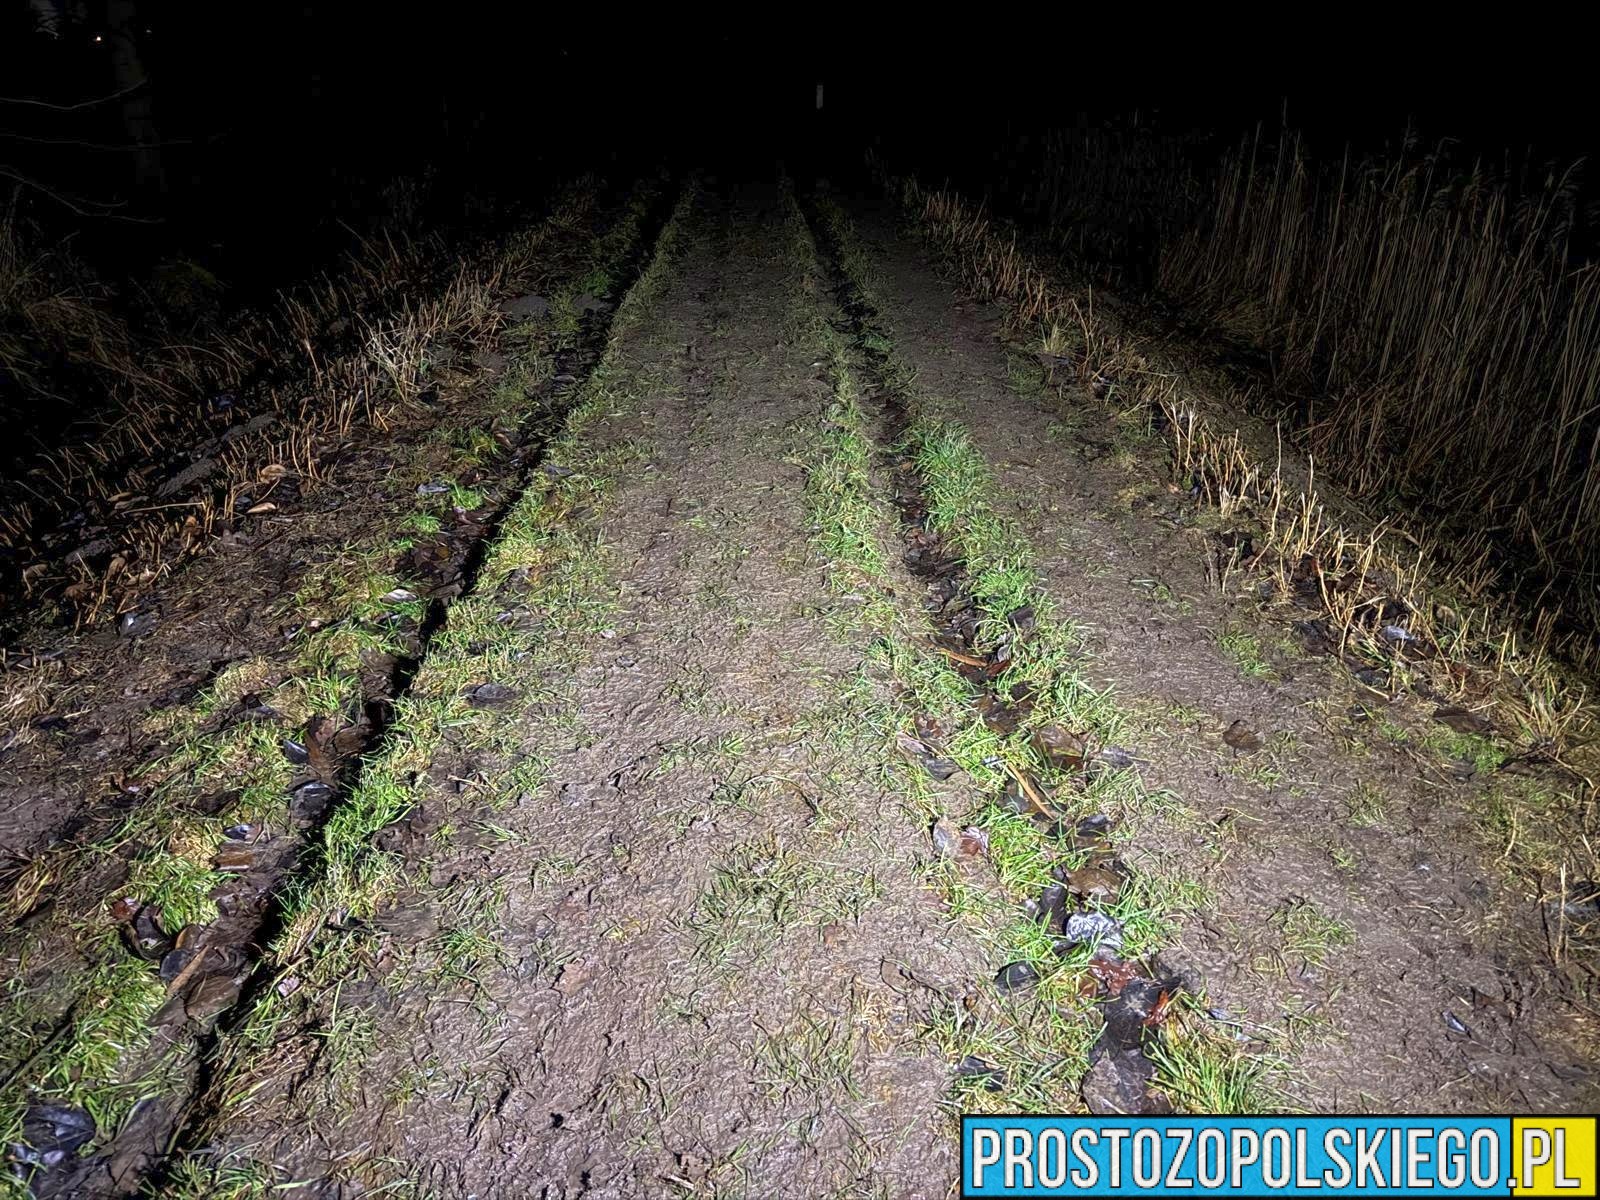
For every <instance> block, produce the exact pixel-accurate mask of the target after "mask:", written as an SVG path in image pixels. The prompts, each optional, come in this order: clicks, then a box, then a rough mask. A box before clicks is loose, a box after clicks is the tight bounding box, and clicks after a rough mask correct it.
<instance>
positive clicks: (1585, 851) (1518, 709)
mask: <svg viewBox="0 0 1600 1200" xmlns="http://www.w3.org/2000/svg"><path fill="white" fill-rule="evenodd" d="M902 189H903V190H902V197H903V200H904V202H905V204H906V207H907V210H908V212H909V214H910V215H911V217H912V218H913V220H914V221H915V222H916V223H917V224H918V225H919V227H920V229H921V230H922V232H923V234H924V235H925V236H926V237H928V238H929V239H930V240H931V241H932V242H933V243H934V245H935V246H936V247H937V248H938V249H939V250H940V251H941V252H942V253H943V254H944V255H945V256H946V257H947V259H948V261H949V262H950V263H951V264H952V265H953V266H954V267H955V268H956V269H957V270H958V271H959V272H960V275H961V278H962V281H963V282H964V284H965V285H966V287H967V288H968V289H970V290H971V291H972V292H973V293H974V294H976V295H978V296H981V297H983V298H985V299H990V300H995V301H998V302H1000V303H1001V304H1002V305H1004V306H1005V309H1006V322H1007V329H1008V336H1010V337H1013V338H1015V339H1017V340H1018V341H1020V342H1022V343H1024V344H1025V345H1027V346H1029V347H1030V348H1032V349H1033V350H1034V351H1035V353H1036V356H1037V358H1038V359H1039V361H1040V362H1041V364H1042V366H1043V369H1044V371H1045V372H1046V377H1047V379H1049V380H1053V381H1054V382H1055V383H1058V384H1073V385H1076V386H1079V387H1082V388H1083V389H1084V390H1085V391H1087V393H1088V394H1089V395H1090V396H1092V397H1094V398H1096V399H1097V400H1100V401H1102V402H1104V403H1106V404H1108V405H1111V406H1114V407H1115V408H1116V409H1118V410H1120V411H1121V412H1122V413H1123V415H1124V416H1125V417H1127V418H1128V419H1131V420H1136V421H1138V422H1140V423H1141V424H1143V425H1144V426H1145V428H1146V429H1148V430H1150V431H1152V432H1160V433H1163V434H1165V437H1166V442H1167V445H1168V448H1169V452H1170V456H1171V457H1170V461H1171V466H1172V482H1171V484H1170V488H1171V490H1172V492H1173V493H1175V494H1176V495H1178V496H1179V497H1181V498H1182V499H1183V500H1184V502H1186V503H1189V504H1194V505H1198V506H1199V507H1198V508H1197V510H1196V511H1195V513H1194V515H1193V516H1192V517H1191V518H1189V519H1190V520H1191V521H1193V522H1194V527H1195V531H1196V536H1197V537H1199V538H1200V539H1201V540H1202V541H1203V543H1204V544H1205V547H1206V552H1207V553H1208V554H1209V555H1211V556H1212V558H1213V561H1214V565H1215V570H1214V576H1213V577H1214V579H1215V580H1216V581H1217V582H1219V583H1220V584H1221V585H1223V586H1225V587H1228V586H1231V587H1232V588H1233V589H1234V590H1235V591H1236V592H1239V593H1241V594H1244V593H1247V594H1248V596H1249V597H1250V598H1251V599H1253V600H1257V599H1259V600H1264V601H1265V602H1266V603H1267V604H1268V605H1269V606H1271V607H1276V608H1277V609H1279V611H1280V612H1282V614H1283V615H1284V616H1285V617H1286V618H1288V619H1290V620H1295V621H1296V631H1297V632H1298V633H1299V634H1300V636H1301V637H1302V639H1303V640H1305V641H1306V643H1307V645H1308V648H1311V649H1313V650H1315V651H1317V652H1320V653H1324V654H1328V655H1332V656H1335V657H1337V658H1339V659H1341V660H1343V661H1344V662H1345V664H1346V666H1347V667H1348V668H1349V669H1350V670H1351V671H1352V673H1353V674H1354V675H1355V676H1356V678H1357V679H1358V680H1359V681H1360V682H1362V683H1363V684H1365V685H1367V686H1369V687H1372V688H1374V689H1375V690H1376V691H1378V692H1379V693H1381V694H1384V695H1387V696H1391V697H1393V696H1397V695H1407V694H1409V695H1413V696H1415V697H1417V698H1418V699H1419V700H1421V701H1422V702H1423V703H1424V704H1426V705H1427V706H1428V707H1429V708H1430V709H1431V710H1432V713H1433V719H1434V720H1435V721H1439V722H1443V723H1444V724H1445V725H1446V726H1447V727H1448V728H1446V729H1445V730H1444V731H1443V732H1442V733H1441V735H1440V736H1441V737H1444V736H1448V737H1452V738H1460V739H1467V740H1470V741H1471V742H1472V743H1473V745H1472V746H1471V747H1468V748H1467V749H1466V750H1465V751H1464V752H1463V753H1462V754H1455V753H1454V752H1452V753H1450V754H1446V755H1445V757H1446V758H1447V759H1451V760H1452V761H1454V760H1457V759H1464V760H1467V761H1473V762H1476V761H1477V760H1478V759H1481V758H1483V757H1484V756H1483V755H1482V754H1478V753H1476V752H1475V750H1476V747H1478V746H1479V745H1480V744H1481V745H1482V746H1483V747H1492V748H1493V753H1492V754H1491V755H1490V756H1489V759H1488V761H1486V762H1485V763H1484V764H1483V765H1485V766H1486V767H1487V769H1489V770H1490V771H1492V772H1496V773H1500V772H1522V773H1527V772H1533V773H1535V774H1541V773H1542V774H1543V775H1544V776H1545V777H1546V779H1547V782H1545V783H1544V784H1541V786H1540V787H1539V788H1537V789H1536V790H1537V791H1538V792H1539V795H1540V797H1541V800H1540V802H1539V803H1537V804H1513V807H1515V808H1516V809H1517V814H1518V815H1517V816H1516V817H1515V818H1508V817H1506V815H1505V814H1501V817H1500V818H1499V819H1498V821H1488V820H1485V821H1483V822H1480V829H1481V830H1482V832H1483V835H1484V837H1485V841H1486V844H1490V848H1491V850H1492V852H1494V853H1498V854H1499V855H1500V860H1501V861H1502V863H1509V862H1510V861H1511V859H1510V858H1508V857H1507V856H1508V855H1511V854H1512V853H1513V851H1516V855H1515V870H1516V871H1517V872H1518V873H1519V875H1521V876H1522V877H1523V878H1525V879H1527V880H1529V881H1530V883H1531V886H1532V888H1533V890H1534V891H1535V892H1536V893H1537V894H1538V895H1540V896H1543V897H1546V898H1547V899H1549V900H1550V903H1552V904H1554V905H1555V907H1554V908H1553V909H1552V910H1551V911H1555V912H1564V911H1566V906H1567V904H1568V901H1567V900H1566V899H1565V897H1566V896H1567V895H1568V894H1569V892H1570V890H1571V880H1573V879H1575V878H1588V877H1590V876H1592V875H1593V874H1594V870H1595V858H1594V851H1593V843H1592V838H1593V833H1592V823H1593V819H1594V801H1593V797H1594V783H1593V775H1594V766H1593V737H1594V729H1595V710H1594V705H1593V697H1592V695H1591V687H1590V683H1589V678H1590V677H1589V671H1588V668H1587V667H1586V666H1585V665H1584V664H1585V663H1588V664H1591V665H1592V655H1588V654H1585V653H1583V652H1582V650H1581V648H1578V647H1576V646H1574V645H1573V644H1572V643H1571V642H1570V641H1569V640H1568V639H1566V638H1564V637H1563V636H1562V635H1561V632H1560V613H1559V610H1558V609H1557V608H1555V607H1542V608H1540V607H1536V608H1534V609H1533V610H1532V611H1531V612H1529V611H1527V610H1525V609H1524V608H1523V607H1521V606H1519V605H1518V604H1517V603H1515V601H1514V600H1513V599H1512V598H1510V597H1507V596H1506V595H1505V594H1504V593H1503V592H1501V591H1500V590H1499V589H1498V588H1497V586H1496V583H1497V576H1496V573H1495V571H1494V570H1493V568H1492V566H1491V564H1490V562H1489V560H1488V556H1487V555H1486V554H1485V553H1483V552H1482V551H1480V552H1479V553H1478V554H1477V556H1476V557H1474V558H1470V559H1466V560H1464V559H1463V557H1462V554H1461V547H1460V544H1459V543H1457V542H1449V543H1447V544H1446V545H1445V546H1443V547H1442V546H1441V545H1440V542H1439V541H1438V538H1440V537H1443V536H1445V535H1443V534H1432V535H1430V533H1429V532H1427V531H1418V530H1414V529H1410V528H1407V527H1406V525H1405V524H1404V523H1402V522H1401V521H1399V520H1397V519H1393V518H1390V519H1377V520H1374V519H1373V518H1371V517H1370V516H1368V515H1367V514H1365V513H1364V512H1362V511H1361V510H1360V509H1359V508H1358V507H1357V506H1356V505H1355V504H1354V503H1352V502H1350V501H1347V500H1345V499H1343V498H1342V497H1341V498H1338V499H1335V498H1333V497H1334V494H1333V493H1331V492H1330V491H1329V490H1328V489H1327V488H1325V487H1324V485H1323V483H1322V478H1321V477H1322V472H1323V460H1320V459H1314V460H1312V461H1311V462H1310V463H1309V464H1306V463H1305V462H1304V461H1303V460H1302V459H1301V457H1300V455H1299V454H1297V453H1293V452H1287V451H1286V448H1285V446H1284V445H1283V438H1282V434H1281V433H1280V435H1279V438H1278V441H1277V443H1276V444H1275V445H1274V444H1273V443H1272V442H1271V440H1270V436H1271V435H1270V433H1268V434H1267V435H1266V437H1262V435H1261V433H1260V431H1259V430H1255V429H1253V427H1251V426H1248V425H1241V424H1239V417H1238V414H1239V412H1240V410H1241V406H1242V403H1243V402H1242V398H1241V397H1239V396H1238V395H1237V394H1236V393H1232V392H1230V391H1227V390H1222V391H1218V390H1215V389H1213V388H1211V387H1209V386H1208V385H1207V384H1206V383H1205V382H1203V379H1202V377H1201V376H1199V375H1197V374H1196V373H1194V372H1191V371H1186V370H1185V369H1184V368H1183V367H1182V366H1181V365H1179V364H1176V363H1174V362H1172V361H1171V360H1170V359H1168V358H1167V357H1165V355H1164V354H1163V352H1162V351H1161V350H1160V349H1159V348H1158V347H1157V346H1156V345H1155V344H1154V343H1153V342H1152V341H1151V340H1149V339H1146V338H1144V337H1142V336H1140V335H1139V334H1138V333H1137V332H1135V331H1134V330H1133V329H1132V328H1131V327H1130V326H1129V325H1128V324H1126V323H1125V322H1123V321H1121V320H1119V319H1117V318H1115V317H1113V316H1110V315H1108V314H1107V312H1106V306H1105V305H1104V303H1103V302H1101V303H1098V304H1097V303H1096V301H1095V298H1094V296H1093V294H1092V292H1089V291H1087V290H1083V289H1080V288H1077V287H1074V286H1072V285H1070V284H1068V283H1066V282H1065V281H1064V280H1063V279H1062V278H1060V277H1059V276H1056V275H1055V274H1053V273H1051V272H1049V271H1046V270H1045V269H1043V268H1041V267H1040V266H1039V264H1038V263H1037V262H1036V261H1035V260H1034V259H1033V258H1032V257H1031V256H1030V255H1028V254H1027V253H1025V252H1024V251H1023V250H1021V249H1019V247H1018V244H1017V241H1016V238H1015V235H1014V234H1012V233H1010V232H1008V231H1006V230H1004V229H1003V228H1002V227H1000V226H998V225H997V224H996V223H995V222H993V221H992V220H990V219H989V218H988V217H987V216H986V215H984V214H983V213H982V212H981V211H980V210H977V209H974V208H973V207H972V206H970V205H969V204H967V203H966V202H965V201H964V200H963V199H962V198H961V197H959V196H958V195H955V194H953V193H951V192H929V191H926V190H924V189H922V188H921V187H920V186H919V185H918V184H917V183H915V182H914V181H908V182H905V183H904V184H903V185H902ZM1263 443H1265V444H1263ZM1308 609H1309V610H1310V612H1311V613H1313V614H1319V615H1316V616H1314V617H1312V618H1311V619H1310V620H1306V619H1304V618H1303V617H1302V618H1299V619H1297V618H1296V614H1297V613H1299V614H1303V613H1305V612H1306V611H1307V610H1308ZM1574 660H1580V661H1577V662H1575V661H1574ZM1460 730H1466V731H1467V732H1459V731H1460ZM1503 790H1504V789H1503V788H1502V789H1501V791H1503ZM1519 821H1521V822H1523V823H1525V826H1526V829H1525V831H1524V832H1525V833H1527V835H1528V836H1529V837H1530V838H1531V839H1532V841H1533V842H1534V843H1535V844H1537V845H1538V846H1540V847H1542V849H1543V851H1544V852H1543V853H1531V852H1528V850H1529V848H1528V847H1526V846H1524V847H1523V848H1522V850H1520V851H1518V850H1517V842H1516V836H1517V834H1516V833H1515V829H1514V827H1515V826H1517V824H1518V822H1519ZM1535 828H1537V829H1539V830H1541V831H1542V832H1540V833H1539V834H1536V835H1535V834H1533V833H1532V832H1531V831H1532V830H1533V829H1535ZM1556 829H1562V830H1565V833H1564V834H1559V835H1557V834H1555V833H1554V831H1555V830H1556ZM1567 937H1568V931H1566V930H1565V926H1563V927H1562V930H1561V931H1558V932H1557V934H1556V935H1555V937H1554V940H1553V942H1552V954H1553V956H1554V957H1555V959H1556V960H1557V961H1560V960H1561V959H1562V957H1563V956H1564V955H1565V954H1566V952H1567Z"/></svg>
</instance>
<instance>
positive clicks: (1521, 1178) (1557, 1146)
mask: <svg viewBox="0 0 1600 1200" xmlns="http://www.w3.org/2000/svg"><path fill="white" fill-rule="evenodd" d="M1595 1123H1596V1122H1595V1118H1594V1117H1513V1118H1512V1120H1511V1161H1512V1171H1511V1178H1512V1185H1511V1194H1512V1195H1513V1196H1572V1197H1581V1196H1593V1195H1594V1194H1595V1187H1596V1182H1597V1180H1596V1171H1595Z"/></svg>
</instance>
